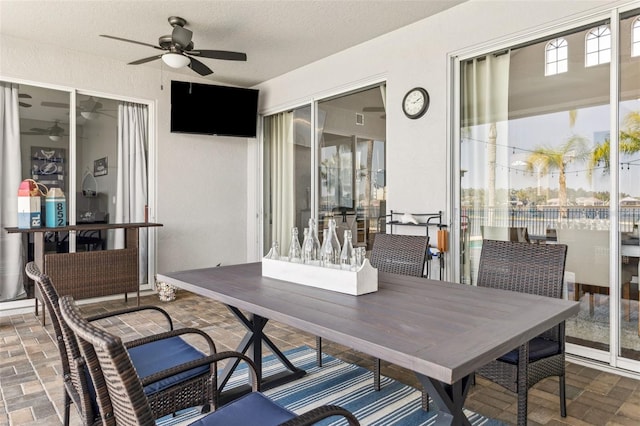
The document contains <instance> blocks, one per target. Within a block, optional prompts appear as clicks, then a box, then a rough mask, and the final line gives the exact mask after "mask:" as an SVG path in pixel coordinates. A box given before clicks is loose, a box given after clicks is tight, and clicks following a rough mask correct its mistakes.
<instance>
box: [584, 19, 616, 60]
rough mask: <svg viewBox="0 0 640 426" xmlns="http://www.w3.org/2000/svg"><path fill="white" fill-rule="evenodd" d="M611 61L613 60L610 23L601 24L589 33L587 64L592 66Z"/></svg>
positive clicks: (586, 54)
mask: <svg viewBox="0 0 640 426" xmlns="http://www.w3.org/2000/svg"><path fill="white" fill-rule="evenodd" d="M609 62H611V30H610V29H609V26H608V25H601V26H599V27H597V28H594V29H592V30H591V31H589V32H588V33H587V39H586V46H585V66H587V67H592V66H594V65H600V64H606V63H609Z"/></svg>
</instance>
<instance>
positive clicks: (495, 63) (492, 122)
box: [462, 53, 511, 207]
mask: <svg viewBox="0 0 640 426" xmlns="http://www.w3.org/2000/svg"><path fill="white" fill-rule="evenodd" d="M510 62H511V61H510V54H509V53H506V54H501V55H494V54H490V55H487V56H483V57H480V58H475V59H472V60H469V61H467V62H465V63H464V64H463V68H462V85H463V88H462V90H463V93H462V97H463V111H462V138H463V140H464V138H465V137H466V138H469V139H470V140H471V141H473V142H471V144H470V145H471V146H467V147H463V148H465V149H467V150H477V151H478V152H477V153H473V154H472V156H471V157H470V158H473V159H474V163H475V164H474V165H473V170H476V171H477V170H486V176H484V181H483V182H475V185H472V187H474V188H486V197H487V199H486V200H484V203H481V204H484V205H485V206H491V207H494V206H496V205H498V204H500V203H505V202H507V201H508V200H506V199H505V200H496V181H501V180H503V179H508V168H505V167H504V166H508V164H507V162H508V150H507V149H506V146H507V145H508V130H509V129H508V113H509V65H510ZM498 140H500V141H501V142H498ZM498 146H500V147H502V149H500V150H499V149H498ZM472 147H473V148H472ZM485 149H486V156H485ZM482 161H484V164H482V163H481V162H482ZM500 165H501V166H503V167H498V166H500ZM501 172H502V175H500V173H501ZM473 176H478V177H479V178H480V177H482V175H481V174H480V173H477V174H474V175H473ZM505 186H506V185H505ZM505 186H502V187H505ZM475 201H476V202H480V200H475Z"/></svg>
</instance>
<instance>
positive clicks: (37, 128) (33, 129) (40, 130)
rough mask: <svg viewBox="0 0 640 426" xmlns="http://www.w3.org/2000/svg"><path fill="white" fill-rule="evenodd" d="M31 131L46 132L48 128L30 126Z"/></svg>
mask: <svg viewBox="0 0 640 426" xmlns="http://www.w3.org/2000/svg"><path fill="white" fill-rule="evenodd" d="M31 131H32V132H37V133H48V132H49V129H41V128H39V127H32V128H31Z"/></svg>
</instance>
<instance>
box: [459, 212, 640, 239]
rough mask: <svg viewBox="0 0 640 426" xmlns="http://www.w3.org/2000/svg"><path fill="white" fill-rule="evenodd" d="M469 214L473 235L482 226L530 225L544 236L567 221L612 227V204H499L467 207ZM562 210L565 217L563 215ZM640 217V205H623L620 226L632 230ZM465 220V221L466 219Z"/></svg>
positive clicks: (534, 230) (604, 227) (620, 213)
mask: <svg viewBox="0 0 640 426" xmlns="http://www.w3.org/2000/svg"><path fill="white" fill-rule="evenodd" d="M462 212H463V213H462V214H463V216H466V217H467V218H468V223H469V226H470V229H469V230H470V235H471V236H472V237H473V236H480V235H482V233H481V230H480V229H481V228H480V227H481V226H483V225H485V226H486V225H488V226H503V227H526V228H527V231H528V233H529V235H538V236H544V235H546V232H547V230H548V229H557V228H559V227H562V226H564V225H566V226H569V227H572V226H579V227H584V228H586V229H590V228H591V229H609V206H567V207H557V206H553V207H548V206H537V207H527V206H517V207H495V208H478V209H473V208H468V207H467V208H463V210H462ZM561 212H562V217H561ZM639 221H640V206H622V207H620V209H619V222H620V230H621V231H622V232H631V231H632V230H633V225H634V224H636V223H638V222H639ZM463 223H464V222H463Z"/></svg>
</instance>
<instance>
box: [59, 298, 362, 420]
mask: <svg viewBox="0 0 640 426" xmlns="http://www.w3.org/2000/svg"><path fill="white" fill-rule="evenodd" d="M59 303H60V311H61V313H62V317H63V318H64V321H65V322H66V323H67V324H68V326H69V327H70V328H71V329H72V330H73V332H74V333H75V335H76V337H77V338H78V343H79V346H80V348H81V351H82V354H83V356H84V359H85V360H86V362H87V364H88V365H89V371H90V373H91V377H92V378H93V380H94V381H95V382H96V383H99V384H100V385H101V386H103V388H102V389H101V390H100V391H99V392H98V393H99V396H100V397H99V399H98V404H99V405H100V408H101V410H102V412H103V413H106V414H105V416H104V419H105V425H107V426H110V425H143V426H146V425H153V424H155V420H154V414H153V412H152V410H151V406H150V405H149V402H148V398H147V397H146V395H145V392H144V390H143V383H142V381H141V379H140V377H138V374H137V371H136V369H135V368H134V366H133V363H132V362H131V358H130V356H129V354H128V352H127V349H126V348H125V346H124V344H123V343H122V340H121V339H120V338H119V337H118V336H115V335H113V334H111V333H109V332H107V331H106V330H104V329H102V328H99V327H97V326H95V325H93V324H92V323H90V322H88V321H87V320H86V319H85V318H83V317H82V315H81V314H80V311H79V310H78V308H77V306H76V304H75V302H74V300H73V298H72V297H71V296H63V297H62V298H61V299H60V301H59ZM207 359H208V360H215V362H220V361H223V360H228V359H239V360H240V361H244V362H245V363H247V365H248V366H249V368H251V369H252V370H253V373H254V374H249V375H248V376H249V380H251V387H252V390H253V392H251V393H248V394H246V395H244V396H242V397H241V398H239V399H236V400H234V401H232V402H231V403H229V404H227V405H224V406H223V407H221V408H219V409H217V410H216V411H214V412H213V413H210V414H208V415H206V416H205V417H203V418H201V419H199V420H197V421H196V422H194V423H192V425H199V426H210V425H224V426H252V425H256V426H258V425H259V426H271V425H273V426H276V425H283V426H285V425H286V426H293V425H312V424H314V423H316V422H318V421H320V420H323V419H326V418H329V417H333V416H341V417H344V418H345V419H347V421H348V423H349V425H350V426H358V425H359V423H358V420H357V419H356V417H355V416H354V415H353V414H351V413H350V412H349V411H347V410H345V409H343V408H341V407H338V406H335V405H325V406H321V407H318V408H316V409H313V410H311V411H308V412H306V413H304V414H302V415H300V416H297V415H296V414H295V413H293V412H292V411H289V410H287V409H285V408H283V407H281V406H279V405H278V404H276V403H275V402H273V401H272V400H270V399H269V398H267V397H266V396H264V394H262V393H260V392H259V383H260V381H259V380H258V379H257V373H256V366H255V364H254V363H253V361H252V360H251V359H250V358H248V357H247V356H245V355H243V354H241V353H239V352H234V351H226V352H220V353H217V354H214V355H210V356H209V357H207ZM191 364H192V368H193V367H196V366H197V365H199V364H202V361H194V362H192V363H191ZM159 376H160V375H159ZM212 382H213V383H214V384H215V383H217V379H216V376H215V375H214V376H213V377H212ZM214 389H216V388H215V387H214ZM215 392H216V393H217V390H216V391H215Z"/></svg>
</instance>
